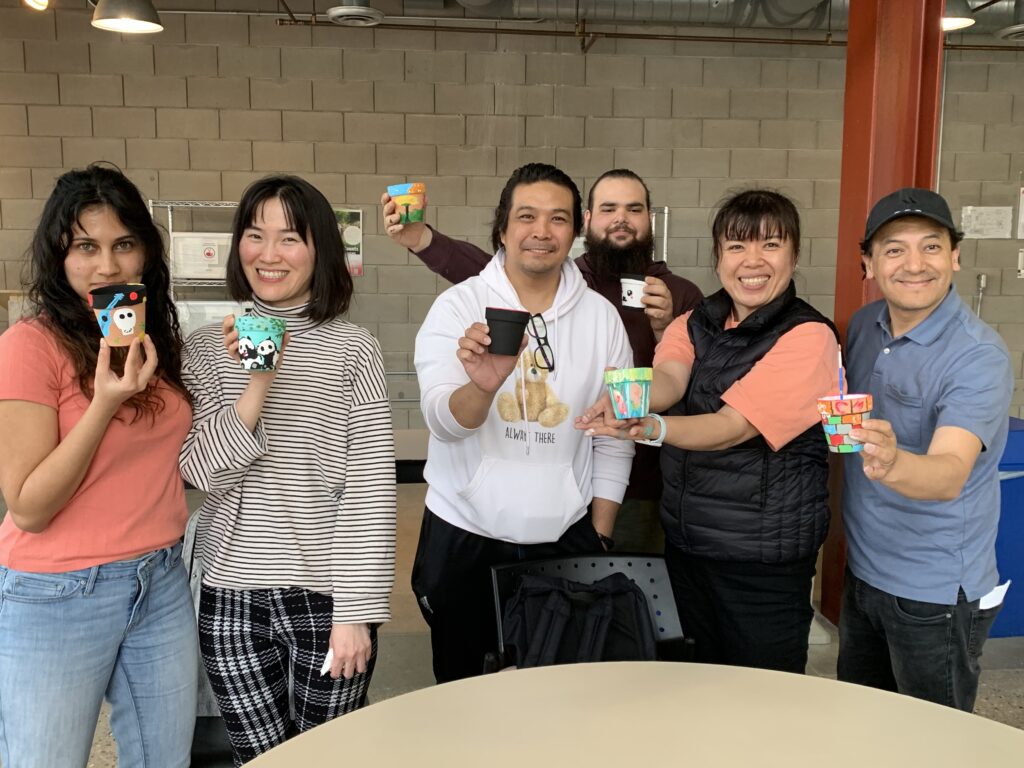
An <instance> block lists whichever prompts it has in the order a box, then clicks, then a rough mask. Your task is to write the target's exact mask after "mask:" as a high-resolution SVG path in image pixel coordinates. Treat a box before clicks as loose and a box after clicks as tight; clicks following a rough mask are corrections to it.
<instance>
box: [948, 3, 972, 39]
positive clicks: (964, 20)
mask: <svg viewBox="0 0 1024 768" xmlns="http://www.w3.org/2000/svg"><path fill="white" fill-rule="evenodd" d="M973 25H974V16H973V15H971V6H970V5H968V3H967V0H946V10H945V11H944V12H943V13H942V31H943V32H953V31H955V30H958V29H966V28H967V27H970V26H973Z"/></svg>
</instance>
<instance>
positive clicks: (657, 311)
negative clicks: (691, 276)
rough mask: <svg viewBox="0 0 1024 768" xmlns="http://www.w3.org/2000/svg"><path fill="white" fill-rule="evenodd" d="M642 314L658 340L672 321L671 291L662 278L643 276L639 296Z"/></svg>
mask: <svg viewBox="0 0 1024 768" xmlns="http://www.w3.org/2000/svg"><path fill="white" fill-rule="evenodd" d="M640 301H641V302H642V303H643V305H644V314H645V315H647V320H648V321H649V322H650V324H651V330H653V331H654V335H655V337H656V338H657V339H658V340H659V341H660V340H661V334H662V333H663V332H664V331H665V329H666V328H668V326H669V323H671V322H672V320H673V318H672V291H670V290H669V288H668V285H666V284H665V281H664V280H661V279H659V278H657V277H651V276H647V277H646V278H644V295H643V296H642V297H641V298H640Z"/></svg>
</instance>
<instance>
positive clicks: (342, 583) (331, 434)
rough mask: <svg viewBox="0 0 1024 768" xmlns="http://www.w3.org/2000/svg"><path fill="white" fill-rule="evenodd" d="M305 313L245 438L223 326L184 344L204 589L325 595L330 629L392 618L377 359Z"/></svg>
mask: <svg viewBox="0 0 1024 768" xmlns="http://www.w3.org/2000/svg"><path fill="white" fill-rule="evenodd" d="M304 311H305V307H292V308H288V309H283V310H282V309H271V308H268V307H265V306H263V305H261V304H259V303H257V304H256V308H255V311H254V314H256V315H273V316H275V317H282V318H284V319H285V321H286V323H287V326H288V332H289V334H290V341H289V344H288V347H287V349H286V350H285V352H284V354H283V356H282V359H281V367H280V368H279V370H278V373H277V375H276V378H275V380H274V383H273V385H272V386H271V388H270V391H269V393H268V395H267V399H266V402H265V404H264V406H263V411H262V414H261V416H260V419H259V421H258V423H257V425H256V429H255V430H254V431H252V432H250V431H249V430H248V429H246V427H245V425H244V424H243V423H242V421H241V419H240V418H239V416H238V414H237V412H236V411H235V407H234V404H235V402H236V401H237V400H238V398H239V396H240V395H241V394H242V391H243V390H244V389H245V386H246V383H247V381H248V379H249V377H250V376H253V375H256V376H258V375H261V374H253V373H250V372H248V371H245V370H243V369H242V368H241V366H240V365H239V364H238V363H237V362H235V361H234V360H233V359H231V358H230V357H229V356H228V354H227V352H226V351H225V350H224V345H223V338H222V334H221V329H220V326H219V325H209V326H206V327H204V328H201V329H199V330H198V331H196V332H195V333H193V334H192V335H191V336H190V337H189V339H188V342H187V343H186V357H185V366H184V379H185V384H186V385H187V386H188V388H189V391H190V392H191V393H192V396H193V398H194V401H195V402H194V409H195V418H194V422H193V425H192V429H191V431H190V432H189V435H188V437H187V439H186V440H185V444H184V446H183V448H182V452H181V459H180V464H181V471H182V475H183V476H184V477H185V479H186V480H188V481H189V482H190V483H192V484H193V485H195V486H196V487H197V488H201V489H203V490H205V491H208V495H207V497H206V501H205V502H204V504H203V506H202V507H201V508H200V510H199V515H200V518H199V526H198V532H197V551H198V553H199V555H200V556H201V557H202V560H203V567H204V575H203V582H204V583H206V584H209V585H211V586H216V587H222V588H226V589H272V588H282V587H301V588H303V589H309V590H311V591H314V592H320V593H322V594H326V595H330V596H331V597H332V598H333V601H334V613H333V620H334V622H335V623H358V622H380V621H386V620H388V619H389V618H390V605H389V598H390V594H391V588H392V586H393V583H394V574H395V503H396V500H395V463H394V458H395V457H394V440H393V434H392V428H391V412H390V407H389V404H388V396H387V385H386V382H385V378H384V366H383V361H382V357H381V352H380V347H379V345H378V344H377V341H376V339H374V338H373V336H371V335H370V334H369V333H368V332H367V331H365V330H364V329H362V328H359V327H358V326H355V325H353V324H351V323H349V322H346V321H344V320H341V319H339V318H336V319H334V320H330V321H328V322H326V323H323V324H320V325H317V324H315V323H314V322H313V321H311V320H309V319H308V318H306V317H304V316H303V313H304Z"/></svg>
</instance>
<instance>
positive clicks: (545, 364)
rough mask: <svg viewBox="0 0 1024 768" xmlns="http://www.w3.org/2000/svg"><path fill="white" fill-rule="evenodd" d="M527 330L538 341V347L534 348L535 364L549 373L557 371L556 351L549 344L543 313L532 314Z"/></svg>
mask: <svg viewBox="0 0 1024 768" xmlns="http://www.w3.org/2000/svg"><path fill="white" fill-rule="evenodd" d="M526 332H527V333H529V334H530V336H531V337H532V338H534V339H535V340H536V341H537V348H536V349H535V350H533V364H534V365H535V366H537V367H538V368H541V369H543V370H545V371H548V372H549V373H554V371H555V353H554V351H553V350H552V349H551V345H550V344H548V327H547V325H545V323H544V318H543V316H541V315H531V316H530V321H529V322H528V323H527V324H526Z"/></svg>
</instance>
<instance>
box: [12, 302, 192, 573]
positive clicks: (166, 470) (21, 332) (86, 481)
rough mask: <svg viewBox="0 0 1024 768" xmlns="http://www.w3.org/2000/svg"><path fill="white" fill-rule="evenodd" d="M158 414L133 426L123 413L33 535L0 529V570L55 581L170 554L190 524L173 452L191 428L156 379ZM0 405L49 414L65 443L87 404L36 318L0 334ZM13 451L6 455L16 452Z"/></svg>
mask: <svg viewBox="0 0 1024 768" xmlns="http://www.w3.org/2000/svg"><path fill="white" fill-rule="evenodd" d="M157 392H158V394H159V396H160V397H161V399H162V400H163V402H164V408H163V410H162V411H161V412H160V413H158V414H156V415H155V416H151V415H150V414H143V415H142V417H141V418H139V419H138V420H136V421H135V422H132V418H133V417H134V415H135V411H134V409H133V408H131V407H129V406H121V408H120V410H119V411H118V412H117V415H116V417H115V418H114V419H112V420H111V421H110V424H109V425H108V427H107V430H106V432H105V433H104V435H103V438H102V440H101V441H100V444H99V447H98V448H97V449H96V454H95V455H94V456H93V460H92V462H91V463H90V465H89V469H88V470H87V471H86V474H85V477H84V478H83V479H82V482H81V484H80V485H79V486H78V490H77V491H75V493H74V495H73V496H72V497H71V498H70V499H69V500H68V502H67V504H65V505H64V507H63V509H61V510H60V511H59V512H58V513H57V514H56V515H55V516H54V518H53V519H52V520H51V521H50V524H49V525H48V526H47V527H46V528H45V529H44V530H42V531H41V532H39V533H27V532H25V531H22V530H21V529H20V528H18V527H17V526H16V525H15V524H14V522H13V520H12V519H11V516H10V515H7V516H6V517H5V518H4V521H3V523H2V524H0V564H3V565H5V566H7V567H8V568H12V569H14V570H19V571H35V572H39V573H57V572H62V571H73V570H79V569H82V568H90V567H92V566H94V565H101V564H103V563H109V562H114V561H117V560H125V559H128V558H131V557H134V556H137V555H139V554H141V553H144V552H149V551H152V550H154V549H159V548H161V547H167V546H171V545H172V544H174V542H176V541H177V540H178V539H180V538H181V536H182V534H183V533H184V531H185V523H186V521H187V519H188V508H187V507H186V505H185V492H184V487H183V484H182V481H181V476H180V474H179V472H178V453H179V452H180V450H181V445H182V443H183V442H184V440H185V435H186V434H187V433H188V430H189V427H190V426H191V424H192V409H191V408H190V407H189V405H188V402H187V401H186V400H185V398H184V397H183V396H182V395H181V394H180V393H178V392H177V391H175V390H173V389H171V387H169V386H168V385H167V384H165V383H164V382H163V381H161V382H159V383H158V385H157ZM0 400H26V401H29V402H32V403H38V404H40V405H44V406H47V407H48V408H53V409H54V410H55V411H56V412H57V426H58V437H59V439H60V440H64V439H65V438H66V437H67V435H68V433H69V432H70V431H71V430H72V428H74V426H75V425H76V424H77V423H78V421H79V420H80V419H81V418H82V415H83V414H84V413H85V409H86V408H87V407H88V405H89V400H88V399H87V398H86V397H85V395H84V394H82V390H81V388H80V387H79V385H78V377H77V376H76V375H75V371H74V368H73V366H72V364H71V361H70V359H69V358H68V356H67V354H66V353H65V352H64V350H63V348H62V347H61V346H60V343H59V342H58V341H57V339H56V338H55V337H54V336H53V334H52V333H51V332H50V331H48V330H47V329H46V328H45V326H43V325H42V323H40V322H39V321H38V320H27V321H21V322H18V323H16V324H15V325H14V326H12V327H11V328H10V329H8V330H7V331H6V332H5V333H4V334H3V335H2V336H0ZM15 449H16V448H13V447H12V448H11V449H10V450H15Z"/></svg>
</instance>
